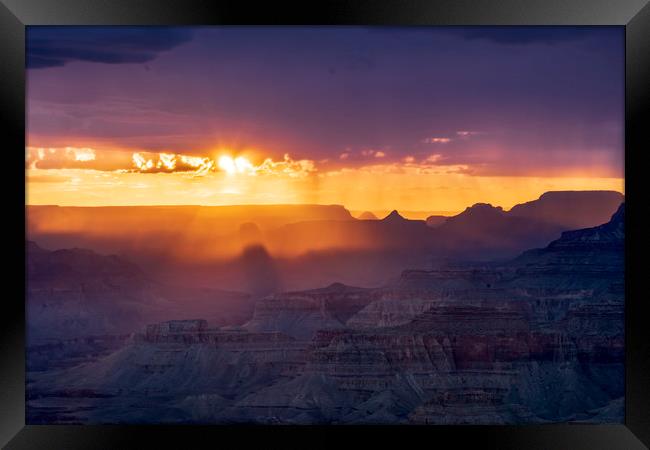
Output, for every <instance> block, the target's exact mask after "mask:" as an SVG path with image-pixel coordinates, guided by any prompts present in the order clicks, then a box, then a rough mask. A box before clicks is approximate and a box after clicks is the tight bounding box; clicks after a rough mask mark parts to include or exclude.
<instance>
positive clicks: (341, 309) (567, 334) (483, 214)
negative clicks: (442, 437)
mask: <svg viewBox="0 0 650 450" xmlns="http://www.w3.org/2000/svg"><path fill="white" fill-rule="evenodd" d="M144 209H145V210H144V211H142V212H138V213H139V214H133V215H130V214H129V213H130V212H137V211H135V209H134V208H109V209H103V208H100V209H99V210H98V211H94V210H93V208H86V209H84V208H65V207H29V208H28V213H27V215H28V224H29V229H28V234H29V236H30V239H31V240H30V241H28V242H27V247H26V252H27V269H28V271H27V281H28V284H27V286H28V292H27V315H28V344H29V345H28V352H27V360H28V375H27V378H28V380H27V381H28V384H27V398H28V403H27V405H28V408H27V412H28V419H29V421H30V423H260V424H274V423H278V424H321V423H327V424H369V423H372V424H394V423H405V424H406V423H409V424H507V423H546V422H566V421H574V422H620V421H622V419H623V407H624V404H623V394H624V385H623V373H624V372H623V371H624V366H623V363H624V333H623V331H624V327H623V324H624V322H623V305H624V303H623V301H624V237H625V236H624V235H625V233H624V229H625V228H624V223H625V209H624V203H623V196H622V195H620V194H618V193H615V192H605V191H601V192H598V191H593V192H578V191H576V192H548V193H546V194H544V195H542V196H541V197H540V198H539V199H537V200H533V201H531V202H527V203H524V204H520V205H517V206H515V207H513V208H511V209H510V210H508V211H504V210H503V209H502V208H497V207H493V206H491V205H489V204H476V205H473V206H470V207H468V208H467V209H466V210H465V211H463V212H461V213H459V214H457V215H455V216H451V217H447V218H444V220H443V221H442V223H438V224H435V225H433V226H431V225H427V222H426V221H424V220H407V219H405V218H403V217H402V216H400V215H399V213H398V212H397V211H395V212H392V213H390V214H389V215H388V216H387V217H385V218H383V219H380V220H362V219H356V218H354V217H352V215H351V214H350V213H349V212H348V211H347V210H346V209H345V208H343V207H340V206H322V207H318V206H305V207H302V206H295V205H294V206H263V207H255V206H251V207H240V208H238V209H237V210H236V211H232V209H233V208H230V207H226V208H219V207H214V208H208V207H206V208H190V207H187V208H171V207H170V208H166V209H165V208H163V209H162V210H161V209H160V208H144ZM170 209H171V210H172V212H171V213H170V211H169V210H170ZM161 215H165V217H168V220H167V221H162V220H155V219H153V217H161ZM134 217H137V220H140V221H141V222H140V223H138V222H137V220H136V219H134ZM63 220H65V221H66V223H68V224H72V226H71V227H70V229H71V230H72V231H70V232H68V233H66V234H63V235H62V234H61V233H59V232H57V231H56V230H57V225H56V224H57V223H60V222H61V221H63ZM145 222H149V225H148V226H145ZM179 222H182V223H185V224H187V223H191V224H192V225H185V226H184V227H183V229H184V230H186V231H187V232H189V233H191V234H189V235H188V236H187V237H184V236H183V235H178V236H170V233H172V231H171V228H170V227H172V226H178V223H179ZM151 223H153V225H151ZM170 224H171V225H170ZM102 225H104V226H105V228H102ZM188 227H189V228H188ZM191 227H195V229H196V231H194V229H193V228H191ZM144 228H146V229H147V235H146V239H144V236H143V235H140V234H138V230H142V229H144ZM107 229H110V233H108V232H106V231H105V230H107ZM52 230H53V231H52ZM77 230H78V231H77ZM116 230H117V231H116ZM120 230H124V232H120ZM127 230H132V232H128V233H127V232H126V231H127ZM211 236H212V237H211ZM183 239H187V241H184V240H183ZM199 240H200V241H203V242H210V243H211V246H208V245H204V246H199V248H197V252H199V253H200V254H202V255H204V256H205V261H203V262H202V263H201V264H190V263H188V262H187V260H186V259H185V258H184V257H183V255H186V254H189V253H190V252H191V251H192V248H194V247H195V246H196V242H197V241H199ZM152 241H153V242H167V243H170V244H167V245H163V246H160V245H159V246H158V247H157V249H155V251H153V248H152V246H150V244H149V243H150V242H152ZM287 241H291V242H290V243H289V244H287ZM221 242H224V243H227V244H226V245H223V246H222V245H219V244H220V243H221ZM171 243H173V244H171ZM349 243H356V244H358V245H356V246H350V245H348V244H349ZM461 243H462V245H460V244H461ZM62 246H63V248H60V247H62ZM108 246H111V247H112V248H114V249H119V252H118V253H119V255H115V254H106V253H104V251H105V249H106V248H108ZM46 248H47V249H46ZM279 249H281V250H279ZM172 253H173V254H172ZM208 255H211V257H210V258H208ZM487 255H496V256H495V257H492V258H488V257H487ZM156 260H157V261H158V263H157V264H154V261H156ZM134 261H140V264H141V265H139V264H138V263H136V262H134ZM210 261H211V262H210ZM171 274H176V276H172V275H171ZM225 280H227V282H226V281H225ZM350 280H363V282H362V283H357V285H354V284H350V283H349V281H350ZM305 284H311V287H309V288H305Z"/></svg>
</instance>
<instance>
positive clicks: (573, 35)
mask: <svg viewBox="0 0 650 450" xmlns="http://www.w3.org/2000/svg"><path fill="white" fill-rule="evenodd" d="M450 32H452V33H454V34H456V35H460V36H461V37H463V38H465V39H467V40H483V41H489V42H493V43H495V44H506V45H530V44H545V45H555V44H558V43H561V42H572V41H579V40H582V39H585V38H587V37H588V36H589V35H590V33H586V32H585V30H584V29H581V28H580V27H577V28H576V27H561V26H557V27H553V26H545V27H530V26H521V27H518V26H508V27H493V26H490V27H467V28H458V29H450Z"/></svg>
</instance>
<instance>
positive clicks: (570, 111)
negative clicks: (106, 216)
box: [27, 27, 624, 177]
mask: <svg viewBox="0 0 650 450" xmlns="http://www.w3.org/2000/svg"><path fill="white" fill-rule="evenodd" d="M27 52H28V53H27V56H28V58H27V60H28V90H27V94H28V95H27V105H28V140H29V142H28V145H30V146H39V147H62V146H68V145H70V146H77V147H80V146H83V147H93V148H100V149H101V148H103V149H107V150H106V151H110V149H122V150H133V151H142V150H151V151H172V152H175V153H187V154H195V155H201V154H204V153H206V152H209V151H210V150H211V149H214V148H216V147H219V146H226V147H229V148H233V149H235V150H237V149H243V148H247V147H253V148H255V149H259V150H260V151H261V152H262V153H264V154H265V155H266V156H270V157H273V158H278V157H281V155H283V154H284V153H290V154H291V156H292V157H293V158H296V159H303V158H304V159H312V160H315V161H319V160H323V159H328V160H330V161H329V164H331V165H333V166H336V165H338V166H340V165H342V164H345V165H347V166H351V167H354V166H355V165H361V164H363V163H364V160H365V158H366V156H364V152H365V155H367V154H368V151H369V150H373V151H375V152H377V151H381V152H383V153H384V154H385V155H386V156H385V161H388V162H390V161H398V160H402V159H403V158H404V157H406V156H414V157H415V158H423V157H426V155H430V154H439V155H441V157H440V158H441V161H442V162H444V163H446V164H466V165H468V166H469V167H471V170H472V171H473V172H474V173H476V174H490V175H527V174H534V175H541V176H545V175H549V176H550V175H555V174H557V173H565V172H568V173H579V174H591V175H593V176H614V177H622V174H623V118H624V115H623V114H624V78H623V77H624V33H623V28H622V27H578V28H575V27H574V28H562V27H508V28H500V27H468V28H458V27H446V28H440V27H438V28H435V27H434V28H426V27H413V28H361V27H301V28H296V27H210V28H157V27H141V28H130V27H103V28H100V27H63V28H61V27H29V28H28V33H27ZM464 131H466V132H470V133H464V134H463V133H460V134H459V132H464ZM447 140H448V141H447ZM342 153H348V154H349V156H348V157H346V158H345V159H344V160H342V159H341V158H340V155H341V154H342ZM325 164H327V163H325Z"/></svg>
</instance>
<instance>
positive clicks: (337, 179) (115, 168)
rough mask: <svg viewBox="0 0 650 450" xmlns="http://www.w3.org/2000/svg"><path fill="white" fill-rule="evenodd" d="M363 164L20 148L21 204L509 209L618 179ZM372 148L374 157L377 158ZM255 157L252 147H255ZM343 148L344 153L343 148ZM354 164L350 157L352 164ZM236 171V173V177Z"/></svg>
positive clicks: (612, 185)
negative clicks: (23, 190)
mask: <svg viewBox="0 0 650 450" xmlns="http://www.w3.org/2000/svg"><path fill="white" fill-rule="evenodd" d="M367 153H368V154H367V155H366V157H367V159H366V163H365V165H364V164H363V162H359V161H358V160H357V161H356V162H348V161H347V158H340V157H337V158H335V159H334V162H335V164H333V165H332V163H329V164H328V162H327V160H320V161H319V162H318V164H317V163H316V162H315V161H313V160H309V159H293V158H292V157H291V156H290V155H289V154H285V155H284V156H283V158H282V159H280V160H274V159H272V158H268V157H267V158H266V159H264V160H263V161H262V162H261V163H259V164H256V163H255V162H254V160H253V157H254V156H255V154H253V153H252V152H247V153H246V154H245V155H242V154H241V153H239V154H238V155H237V156H235V155H233V154H232V153H231V152H230V151H229V150H227V149H219V150H218V151H217V152H216V153H215V154H213V156H210V157H208V156H192V155H185V154H175V153H171V152H160V153H157V152H147V151H140V152H129V151H120V150H115V151H113V150H102V151H97V150H96V149H92V148H86V147H79V148H75V147H62V148H36V147H28V148H27V149H26V160H25V166H26V176H27V178H26V182H27V199H26V200H27V204H34V205H36V204H58V205H71V206H72V205H78V206H101V205H163V204H164V205H171V204H179V205H183V204H201V205H233V204H282V203H285V204H298V203H310V204H341V205H344V206H345V207H346V208H348V209H349V210H354V211H366V210H368V211H386V210H388V211H390V210H392V209H398V210H402V211H412V212H416V211H462V210H463V209H465V207H467V206H470V205H472V204H474V203H478V202H487V203H491V204H493V205H495V206H502V207H503V208H506V209H507V208H510V207H512V206H513V205H515V204H517V203H521V202H525V201H530V200H533V199H536V198H538V197H539V196H540V195H541V194H543V193H544V192H547V191H556V190H614V191H618V192H621V193H624V180H623V177H622V174H621V176H620V177H607V176H602V174H604V173H607V172H606V171H603V170H601V171H597V172H595V171H589V170H584V172H583V173H563V174H561V175H557V176H533V175H527V176H487V175H480V174H476V173H475V171H474V169H475V168H474V167H472V166H468V165H463V164H445V163H444V159H443V158H441V155H440V154H438V153H432V154H429V155H428V156H423V157H422V156H421V157H418V158H417V159H416V157H414V156H405V157H403V158H402V159H401V160H398V161H395V160H393V161H391V160H389V159H388V157H387V153H383V152H377V151H374V150H372V151H368V152H367ZM377 153H381V154H382V157H381V158H379V159H377ZM257 154H259V153H257ZM344 154H347V153H344ZM354 164H357V165H356V166H354ZM237 175H242V176H237Z"/></svg>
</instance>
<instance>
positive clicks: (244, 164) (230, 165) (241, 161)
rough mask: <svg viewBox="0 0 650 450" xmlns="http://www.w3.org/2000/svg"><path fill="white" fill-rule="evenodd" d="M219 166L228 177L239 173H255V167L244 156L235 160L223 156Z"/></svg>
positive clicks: (220, 158)
mask: <svg viewBox="0 0 650 450" xmlns="http://www.w3.org/2000/svg"><path fill="white" fill-rule="evenodd" d="M218 165H219V168H220V169H221V170H223V171H224V172H226V173H227V174H228V175H235V174H239V173H247V174H254V173H255V166H254V165H253V164H252V163H251V162H250V161H249V160H248V159H246V158H245V157H243V156H238V157H236V158H233V157H231V156H228V155H222V156H220V157H219V161H218Z"/></svg>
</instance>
